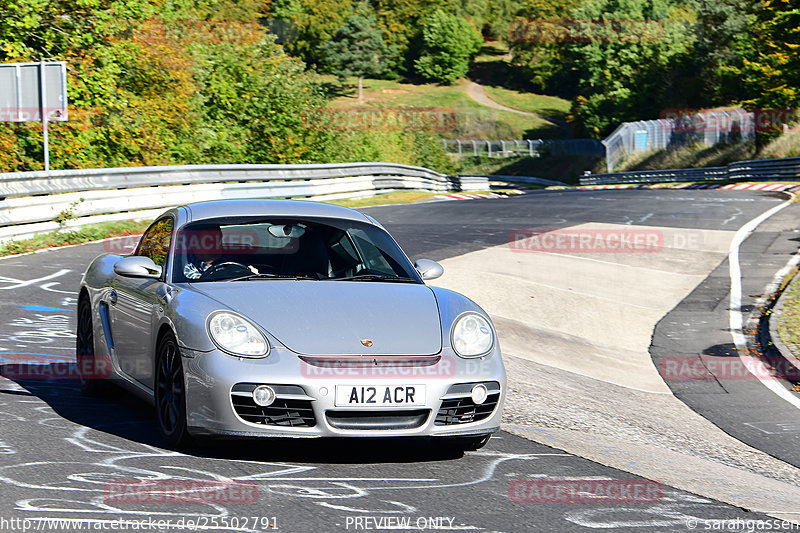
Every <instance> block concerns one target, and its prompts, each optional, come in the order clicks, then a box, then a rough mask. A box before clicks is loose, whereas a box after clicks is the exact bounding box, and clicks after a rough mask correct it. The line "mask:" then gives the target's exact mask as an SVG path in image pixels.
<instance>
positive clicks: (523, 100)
mask: <svg viewBox="0 0 800 533" xmlns="http://www.w3.org/2000/svg"><path fill="white" fill-rule="evenodd" d="M486 94H487V96H489V98H491V99H492V100H494V101H495V102H497V103H499V104H503V105H504V106H506V107H510V108H512V109H518V110H520V111H527V112H528V113H537V114H539V115H542V116H544V117H548V118H556V119H560V120H564V119H565V118H566V116H567V113H569V109H570V106H571V104H570V102H569V100H564V99H563V98H559V97H557V96H547V95H544V94H534V93H525V92H519V91H514V90H511V89H506V88H504V87H494V86H487V87H486Z"/></svg>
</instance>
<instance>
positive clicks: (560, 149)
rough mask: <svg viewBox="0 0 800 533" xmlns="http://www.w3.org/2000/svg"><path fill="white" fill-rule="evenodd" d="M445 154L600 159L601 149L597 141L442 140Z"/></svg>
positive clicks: (602, 148) (602, 152)
mask: <svg viewBox="0 0 800 533" xmlns="http://www.w3.org/2000/svg"><path fill="white" fill-rule="evenodd" d="M442 143H443V144H444V149H445V151H446V152H447V153H450V154H458V155H460V156H473V157H479V156H482V155H486V156H488V157H519V156H528V157H541V156H543V155H591V156H598V157H603V156H604V155H605V147H604V146H603V143H602V142H601V141H599V140H597V139H564V140H561V139H555V140H551V139H523V140H510V141H488V140H487V141H477V140H449V139H443V140H442Z"/></svg>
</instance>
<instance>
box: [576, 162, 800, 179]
mask: <svg viewBox="0 0 800 533" xmlns="http://www.w3.org/2000/svg"><path fill="white" fill-rule="evenodd" d="M731 180H738V181H745V180H747V181H772V180H775V181H797V180H800V157H787V158H785V159H756V160H752V161H737V162H735V163H730V164H729V165H727V166H724V167H706V168H679V169H667V170H636V171H631V172H611V173H608V174H588V175H586V176H582V177H581V178H580V184H581V185H610V184H614V183H665V182H688V181H731Z"/></svg>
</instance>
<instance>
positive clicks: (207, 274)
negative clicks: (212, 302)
mask: <svg viewBox="0 0 800 533" xmlns="http://www.w3.org/2000/svg"><path fill="white" fill-rule="evenodd" d="M226 268H238V269H240V270H244V271H246V272H247V273H249V274H252V271H251V270H250V269H249V268H248V267H247V265H243V264H241V263H237V262H236V261H225V262H224V263H219V264H218V265H211V266H210V267H208V268H207V269H206V270H204V271H203V273H202V274H200V278H199V279H209V278H211V277H212V276H214V274H216V273H217V272H219V271H221V270H223V269H226Z"/></svg>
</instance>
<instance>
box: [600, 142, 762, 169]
mask: <svg viewBox="0 0 800 533" xmlns="http://www.w3.org/2000/svg"><path fill="white" fill-rule="evenodd" d="M754 153H755V146H754V145H753V143H735V144H717V145H714V146H706V145H705V144H702V143H698V144H692V145H688V146H684V147H681V148H678V149H673V150H654V151H650V152H643V153H640V154H634V155H633V156H631V157H629V158H628V159H626V160H624V161H623V162H622V163H621V164H619V165H617V168H616V169H615V170H616V171H617V172H623V171H627V170H660V169H667V168H698V167H718V166H724V165H727V164H728V163H733V162H734V161H741V160H743V159H751V158H752V157H753V156H754ZM603 172H605V170H603Z"/></svg>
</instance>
